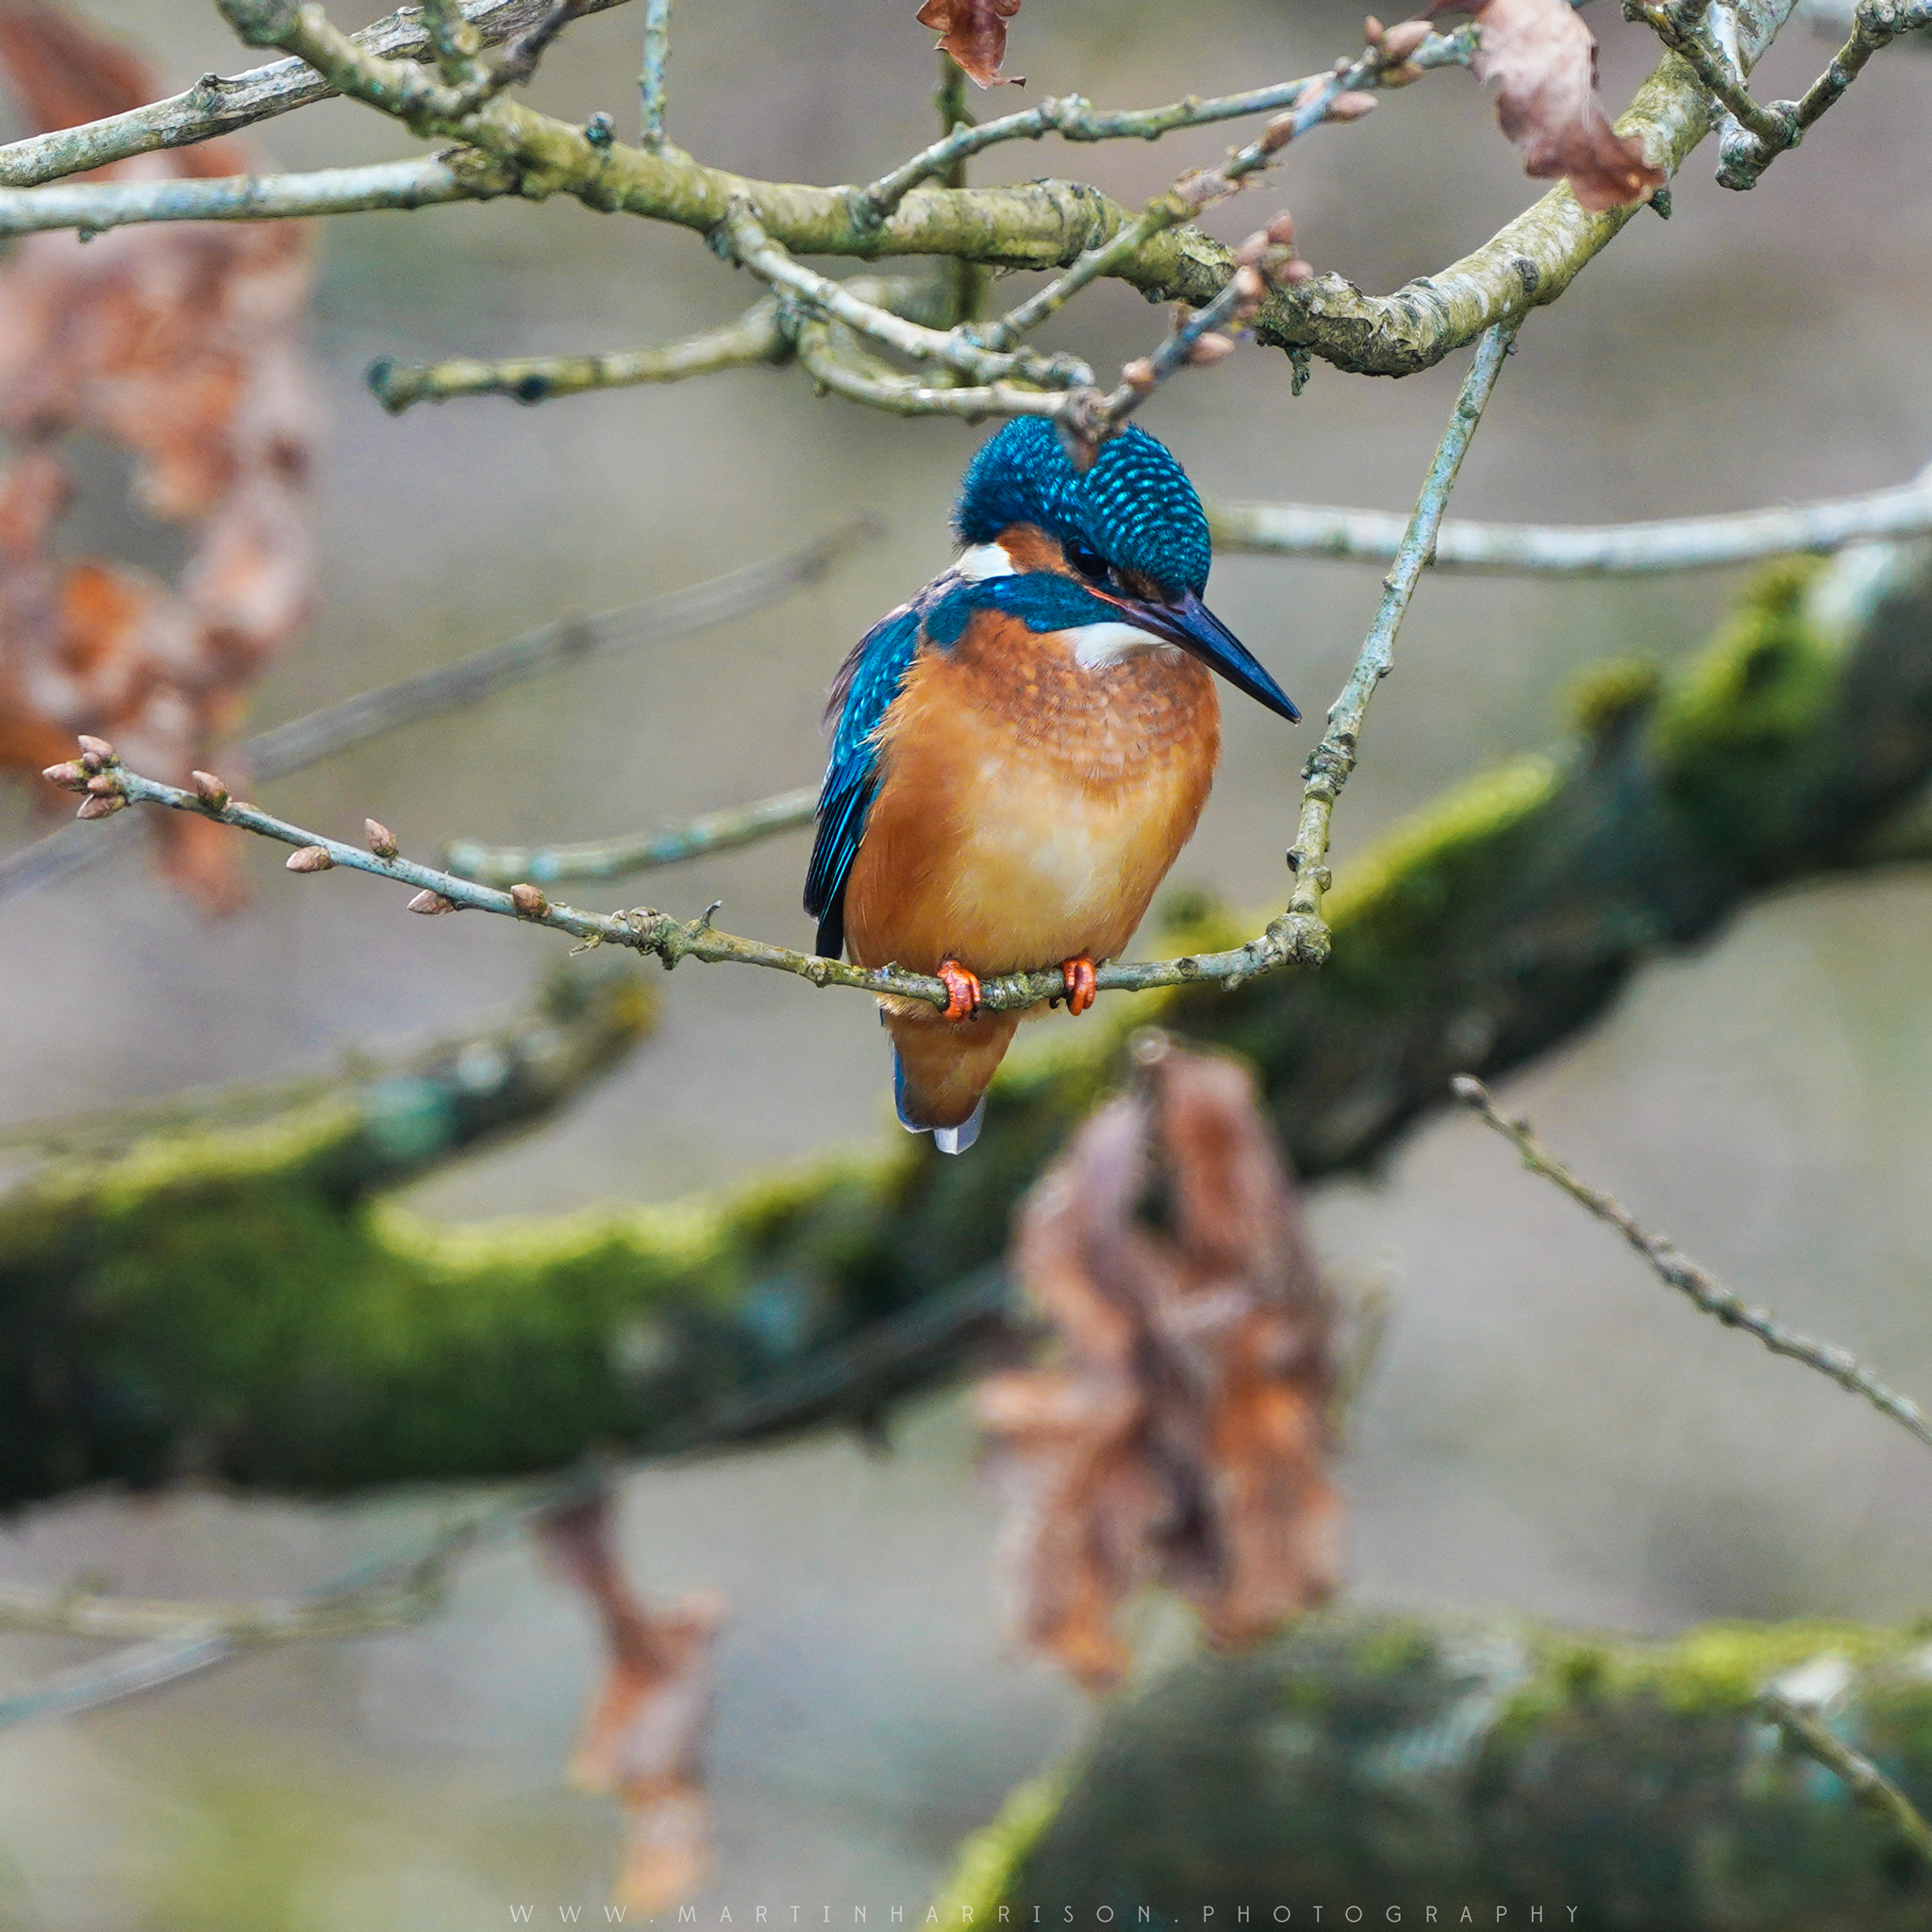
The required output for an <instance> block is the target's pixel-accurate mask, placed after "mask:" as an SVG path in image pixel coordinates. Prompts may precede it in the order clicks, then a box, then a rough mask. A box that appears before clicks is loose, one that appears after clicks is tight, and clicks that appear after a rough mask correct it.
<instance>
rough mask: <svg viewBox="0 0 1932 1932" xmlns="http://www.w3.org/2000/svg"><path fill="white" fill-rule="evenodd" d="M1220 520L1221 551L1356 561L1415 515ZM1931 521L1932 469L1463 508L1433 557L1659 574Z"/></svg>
mask: <svg viewBox="0 0 1932 1932" xmlns="http://www.w3.org/2000/svg"><path fill="white" fill-rule="evenodd" d="M1208 523H1209V525H1210V526H1211V527H1212V530H1213V533H1214V548H1215V550H1216V552H1217V553H1222V554H1225V553H1233V554H1239V555H1246V556H1254V557H1317V558H1335V559H1337V560H1338V561H1342V562H1350V563H1387V562H1389V561H1390V559H1391V558H1393V557H1394V555H1395V553H1396V551H1397V549H1398V548H1400V546H1401V543H1402V535H1403V531H1404V530H1405V529H1406V528H1407V522H1406V520H1405V519H1404V518H1402V517H1399V516H1391V514H1390V513H1389V512H1388V511H1386V510H1376V509H1341V508H1335V507H1334V506H1332V505H1328V504H1315V503H1220V504H1210V505H1209V506H1208ZM1928 533H1932V472H1928V473H1927V474H1926V475H1924V476H1921V477H1919V478H1918V479H1917V480H1916V481H1914V482H1911V483H1907V484H1905V485H1903V486H1902V487H1901V488H1899V489H1896V490H1877V491H1873V492H1872V493H1871V494H1870V495H1869V496H1848V497H1842V498H1840V499H1838V500H1836V501H1833V502H1830V503H1813V504H1806V505H1803V506H1801V507H1799V508H1783V507H1778V508H1770V509H1753V510H1741V511H1737V512H1734V513H1732V514H1729V515H1720V516H1703V517H1677V518H1674V519H1671V520H1668V521H1662V522H1657V523H1648V524H1601V525H1560V524H1552V525H1542V524H1479V523H1469V522H1464V521H1462V520H1460V519H1458V518H1455V517H1452V518H1450V519H1449V520H1448V521H1447V522H1445V523H1444V524H1443V525H1442V527H1441V530H1440V531H1439V532H1438V533H1437V536H1436V553H1435V555H1434V557H1433V558H1430V567H1431V568H1432V569H1434V570H1439V571H1470V572H1493V573H1498V574H1515V575H1537V576H1625V575H1629V576H1649V575H1657V574H1660V573H1663V572H1666V571H1679V570H1715V569H1718V568H1721V567H1723V566H1724V565H1730V564H1739V563H1758V562H1762V561H1763V560H1765V559H1766V558H1773V557H1795V556H1802V555H1805V554H1807V553H1810V554H1814V555H1820V556H1823V555H1825V554H1827V553H1829V552H1831V551H1834V550H1842V549H1843V548H1844V547H1845V546H1846V545H1847V544H1850V543H1861V542H1868V541H1872V540H1874V539H1883V538H1898V537H1920V536H1924V535H1926V534H1928Z"/></svg>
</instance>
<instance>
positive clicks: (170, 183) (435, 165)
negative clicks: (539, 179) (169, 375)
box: [0, 154, 516, 237]
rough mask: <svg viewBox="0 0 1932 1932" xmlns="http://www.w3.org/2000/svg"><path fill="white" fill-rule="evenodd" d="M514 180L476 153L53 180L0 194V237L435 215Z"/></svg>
mask: <svg viewBox="0 0 1932 1932" xmlns="http://www.w3.org/2000/svg"><path fill="white" fill-rule="evenodd" d="M515 187H516V177H515V175H514V174H513V173H512V172H511V171H510V170H508V169H507V168H503V167H499V166H496V165H494V164H491V163H488V162H485V161H483V160H482V159H481V158H479V157H477V156H476V155H475V154H458V155H455V156H451V157H443V156H430V157H426V158H423V159H421V160H413V161H378V162H376V163H375V164H374V165H373V166H370V167H363V168H318V169H316V170H314V171H313V172H312V173H310V174H307V175H221V176H218V177H216V178H215V179H212V180H208V179H202V178H180V177H171V178H167V179H162V180H155V181H86V182H74V183H72V184H68V183H62V182H56V183H55V184H54V185H53V186H52V187H49V188H5V189H0V235H31V234H35V233H38V232H40V231H42V230H44V229H49V228H77V229H78V230H79V231H80V233H81V234H82V236H84V237H85V236H88V235H98V234H101V233H102V232H104V231H105V230H107V229H108V228H119V227H124V226H125V225H128V224H129V223H133V222H277V221H285V220H288V219H290V218H291V217H293V216H298V215H340V214H358V213H363V212H366V211H369V210H372V209H378V208H400V209H410V208H433V207H438V206H441V205H442V204H445V203H448V202H453V201H487V200H489V199H490V198H491V196H492V195H498V194H508V193H510V192H513V190H514V189H515Z"/></svg>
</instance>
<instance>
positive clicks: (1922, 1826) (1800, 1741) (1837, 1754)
mask: <svg viewBox="0 0 1932 1932" xmlns="http://www.w3.org/2000/svg"><path fill="white" fill-rule="evenodd" d="M1757 1707H1758V1708H1759V1709H1760V1710H1761V1711H1763V1713H1764V1715H1765V1716H1766V1717H1767V1718H1769V1719H1770V1721H1771V1722H1772V1723H1773V1724H1775V1725H1776V1726H1777V1727H1778V1729H1779V1731H1780V1732H1781V1733H1782V1734H1783V1736H1784V1740H1785V1742H1786V1744H1787V1745H1789V1746H1790V1749H1791V1750H1793V1751H1796V1752H1799V1753H1802V1754H1803V1755H1804V1756H1805V1757H1809V1758H1811V1759H1813V1760H1814V1761H1815V1762H1817V1763H1819V1764H1822V1765H1824V1768H1825V1770H1826V1771H1828V1772H1830V1773H1831V1774H1833V1776H1835V1777H1837V1778H1838V1779H1839V1780H1840V1782H1841V1783H1842V1784H1843V1785H1844V1788H1845V1790H1848V1791H1850V1792H1851V1794H1852V1796H1853V1798H1854V1799H1855V1800H1856V1801H1857V1803H1858V1804H1860V1805H1862V1806H1863V1807H1865V1809H1866V1810H1867V1811H1869V1812H1871V1813H1872V1815H1873V1816H1874V1818H1877V1819H1879V1820H1880V1821H1881V1822H1882V1823H1884V1824H1888V1825H1890V1827H1891V1829H1892V1830H1893V1831H1894V1832H1895V1833H1897V1835H1898V1836H1899V1837H1900V1838H1901V1839H1903V1840H1905V1842H1906V1843H1907V1845H1909V1846H1910V1847H1911V1849H1912V1850H1913V1851H1914V1852H1915V1853H1917V1855H1918V1857H1919V1858H1920V1860H1921V1862H1923V1863H1924V1864H1925V1865H1928V1866H1932V1826H1928V1825H1927V1824H1926V1823H1925V1821H1924V1818H1922V1817H1921V1816H1920V1815H1919V1807H1917V1806H1916V1805H1914V1804H1913V1803H1912V1801H1911V1800H1910V1799H1909V1798H1908V1797H1907V1796H1906V1794H1905V1793H1904V1792H1903V1791H1902V1790H1899V1788H1898V1787H1897V1786H1896V1785H1895V1784H1893V1783H1892V1781H1891V1780H1890V1778H1889V1777H1887V1776H1886V1774H1884V1773H1883V1772H1882V1771H1880V1770H1879V1768H1878V1767H1877V1766H1876V1765H1875V1764H1874V1763H1873V1762H1872V1760H1871V1759H1870V1758H1869V1757H1865V1756H1864V1755H1863V1754H1862V1753H1860V1752H1857V1751H1854V1750H1853V1749H1852V1747H1851V1746H1850V1745H1849V1744H1847V1743H1846V1742H1845V1741H1844V1740H1843V1739H1842V1738H1840V1737H1837V1736H1835V1735H1834V1734H1833V1733H1832V1732H1831V1731H1829V1730H1827V1729H1826V1728H1825V1726H1824V1724H1821V1723H1820V1722H1819V1720H1818V1719H1817V1718H1816V1717H1814V1716H1813V1715H1812V1714H1811V1713H1810V1712H1809V1711H1808V1710H1805V1709H1803V1708H1801V1707H1799V1706H1798V1705H1796V1704H1793V1703H1792V1702H1791V1700H1790V1698H1789V1697H1783V1696H1780V1695H1779V1694H1778V1692H1776V1691H1765V1692H1764V1693H1763V1694H1762V1695H1761V1696H1760V1697H1759V1698H1758V1700H1757Z"/></svg>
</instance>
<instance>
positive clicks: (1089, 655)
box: [1061, 624, 1175, 671]
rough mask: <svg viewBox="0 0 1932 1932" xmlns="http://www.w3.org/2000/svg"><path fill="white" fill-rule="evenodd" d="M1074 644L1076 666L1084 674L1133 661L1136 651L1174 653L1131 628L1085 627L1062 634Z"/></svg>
mask: <svg viewBox="0 0 1932 1932" xmlns="http://www.w3.org/2000/svg"><path fill="white" fill-rule="evenodd" d="M1061 635H1062V636H1064V637H1069V638H1072V639H1073V641H1074V663H1075V664H1077V665H1078V666H1079V667H1080V669H1081V670H1082V671H1098V670H1100V669H1101V668H1102V667H1103V666H1105V665H1108V664H1113V663H1117V662H1118V661H1119V660H1120V659H1121V658H1130V657H1132V656H1133V654H1134V653H1135V652H1136V651H1172V650H1174V648H1175V646H1174V645H1173V644H1171V643H1169V642H1168V641H1167V640H1166V639H1165V638H1158V637H1156V636H1155V635H1154V633H1153V632H1152V631H1151V630H1141V629H1139V628H1137V627H1136V626H1135V625H1131V624H1082V625H1076V626H1074V628H1073V629H1071V630H1068V631H1064V632H1062V633H1061Z"/></svg>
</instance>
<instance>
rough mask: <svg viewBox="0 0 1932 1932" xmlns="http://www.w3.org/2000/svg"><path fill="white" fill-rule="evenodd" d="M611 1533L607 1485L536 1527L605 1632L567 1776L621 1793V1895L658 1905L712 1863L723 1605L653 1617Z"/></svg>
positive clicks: (705, 1602) (684, 1606)
mask: <svg viewBox="0 0 1932 1932" xmlns="http://www.w3.org/2000/svg"><path fill="white" fill-rule="evenodd" d="M612 1531H613V1524H612V1506H611V1500H610V1495H609V1492H608V1491H606V1490H599V1491H596V1492H595V1493H594V1494H593V1495H591V1496H590V1497H588V1498H587V1499H586V1500H585V1501H583V1502H581V1503H573V1504H571V1505H569V1506H568V1507H565V1508H561V1509H557V1510H553V1511H552V1512H551V1513H550V1514H549V1515H548V1516H546V1517H545V1518H544V1519H543V1521H542V1524H541V1533H542V1538H543V1543H544V1547H545V1549H546V1551H547V1553H548V1555H549V1557H550V1560H551V1562H552V1564H553V1565H554V1566H555V1567H556V1569H557V1570H558V1574H561V1575H562V1576H563V1577H564V1579H565V1580H566V1581H567V1582H569V1583H571V1584H573V1585H574V1586H575V1588H576V1589H577V1590H579V1591H582V1592H583V1594H584V1596H585V1597H586V1598H587V1599H588V1601H589V1603H590V1605H591V1608H592V1610H594V1611H595V1613H596V1616H597V1620H598V1622H599V1624H601V1626H602V1628H603V1632H604V1658H605V1670H604V1680H603V1682H602V1684H601V1685H600V1686H599V1688H598V1691H597V1694H596V1696H595V1698H594V1699H593V1700H592V1702H591V1710H590V1715H589V1717H588V1718H587V1719H586V1721H585V1724H584V1730H583V1735H582V1736H581V1738H580V1739H579V1740H578V1742H577V1748H576V1753H575V1757H573V1758H572V1760H571V1776H572V1778H573V1779H574V1780H575V1782H576V1783H577V1784H578V1785H580V1786H581V1787H582V1788H583V1789H584V1790H591V1791H608V1792H612V1793H614V1794H615V1795H616V1797H617V1799H618V1800H619V1802H620V1803H621V1804H622V1805H623V1807H624V1810H625V1819H626V1821H627V1829H626V1835H625V1847H624V1854H623V1857H622V1861H621V1864H620V1868H619V1873H618V1878H617V1883H616V1885H615V1886H614V1888H613V1891H614V1894H615V1897H616V1900H617V1902H618V1903H619V1904H621V1905H624V1906H626V1907H637V1909H638V1910H640V1911H642V1912H645V1913H651V1912H659V1911H665V1910H668V1909H669V1908H670V1907H672V1906H675V1905H676V1904H678V1903H680V1902H681V1901H682V1900H684V1899H687V1898H689V1897H690V1896H691V1893H692V1892H694V1891H695V1890H697V1889H698V1887H699V1886H700V1885H701V1884H703V1882H704V1880H705V1878H706V1875H707V1874H708V1870H709V1857H708V1849H707V1811H706V1805H705V1790H704V1777H703V1772H702V1769H701V1765H700V1751H701V1748H702V1745H703V1742H704V1735H705V1730H706V1726H707V1724H708V1722H709V1719H710V1709H711V1689H710V1660H711V1644H712V1641H713V1639H714V1638H715V1637H716V1635H717V1632H718V1626H719V1624H720V1623H721V1622H722V1621H723V1618H724V1607H723V1605H722V1604H721V1603H720V1602H719V1601H718V1600H717V1599H716V1598H714V1597H710V1596H692V1597H687V1598H686V1599H685V1600H684V1601H683V1602H682V1603H680V1604H679V1605H678V1606H677V1607H675V1609H672V1610H669V1611H666V1612H665V1613H663V1614H662V1615H659V1616H653V1615H652V1614H651V1613H650V1612H649V1611H647V1610H646V1609H645V1607H643V1605H642V1604H641V1603H640V1602H639V1601H638V1599H637V1597H636V1595H635V1594H634V1593H633V1592H632V1591H631V1588H630V1585H629V1582H628V1581H627V1580H626V1578H625V1574H624V1566H623V1564H622V1562H621V1561H620V1559H619V1557H618V1555H617V1549H616V1544H615V1541H614V1540H613V1535H612Z"/></svg>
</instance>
